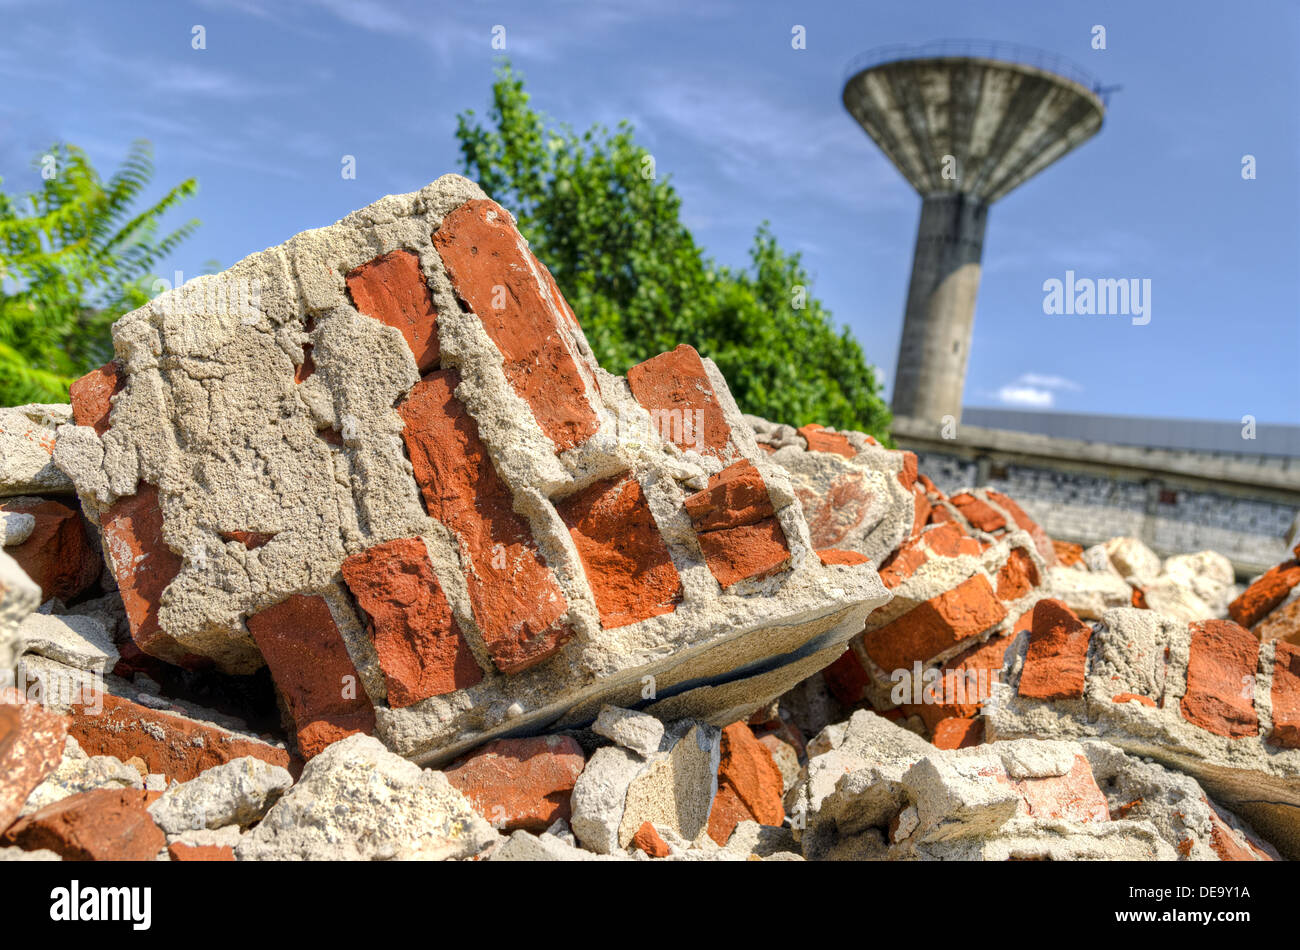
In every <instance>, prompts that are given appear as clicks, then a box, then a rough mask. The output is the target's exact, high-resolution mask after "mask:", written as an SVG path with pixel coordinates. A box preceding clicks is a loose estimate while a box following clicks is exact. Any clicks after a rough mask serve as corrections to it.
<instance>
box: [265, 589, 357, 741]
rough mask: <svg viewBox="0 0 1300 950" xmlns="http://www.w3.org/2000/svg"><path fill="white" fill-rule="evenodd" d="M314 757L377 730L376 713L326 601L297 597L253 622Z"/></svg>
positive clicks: (274, 676)
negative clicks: (354, 736)
mask: <svg viewBox="0 0 1300 950" xmlns="http://www.w3.org/2000/svg"><path fill="white" fill-rule="evenodd" d="M247 623H248V632H249V633H251V634H252V635H253V639H254V640H255V641H256V642H257V648H258V649H259V650H261V651H262V657H263V658H264V659H265V660H266V665H267V666H268V667H269V668H270V670H271V678H272V679H273V680H274V681H275V686H276V689H277V690H279V692H280V695H281V696H282V697H283V698H284V702H285V705H286V706H287V707H288V710H289V716H290V717H291V718H292V719H293V722H294V727H295V728H296V730H297V733H298V748H299V751H300V752H301V753H302V756H303V758H305V759H310V758H312V757H313V756H315V755H317V754H319V753H320V752H321V751H322V750H323V749H324V748H325V747H326V746H327V745H329V744H330V743H332V742H337V741H338V740H339V739H342V738H344V737H345V736H349V735H352V734H353V733H356V732H364V733H366V734H367V735H369V734H370V733H372V732H374V728H375V711H374V707H373V706H371V704H370V697H369V696H367V695H366V691H365V690H364V689H363V688H362V687H361V680H360V677H359V676H358V675H357V668H356V666H354V665H353V663H352V658H351V657H350V656H349V655H348V651H347V647H346V646H345V645H344V643H343V636H342V634H340V633H339V628H338V626H337V625H336V624H335V623H334V616H333V615H332V614H331V613H330V608H329V604H327V603H326V602H325V599H324V598H323V597H316V596H307V595H303V594H294V595H293V596H292V597H289V598H286V599H285V600H282V601H281V602H280V603H278V604H275V605H273V606H271V607H267V608H265V609H264V610H261V611H259V612H258V613H256V614H253V615H252V616H251V617H249V618H248V621H247Z"/></svg>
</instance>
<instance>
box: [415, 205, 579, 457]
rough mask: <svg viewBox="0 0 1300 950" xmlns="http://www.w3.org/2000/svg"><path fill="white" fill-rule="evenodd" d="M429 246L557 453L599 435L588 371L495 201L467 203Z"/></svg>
mask: <svg viewBox="0 0 1300 950" xmlns="http://www.w3.org/2000/svg"><path fill="white" fill-rule="evenodd" d="M433 244H434V247H436V248H437V250H438V253H439V254H441V256H442V261H443V263H444V264H445V265H446V267H447V274H448V276H449V277H450V278H451V283H452V286H453V287H454V288H455V291H456V295H457V296H458V297H460V299H461V300H463V301H465V303H466V304H468V305H469V307H470V309H471V310H473V311H474V313H475V314H476V315H477V316H478V318H479V320H480V321H481V322H482V324H483V329H484V330H486V331H487V335H488V337H489V338H490V339H491V340H492V342H493V343H494V344H496V348H497V349H498V350H500V351H501V356H502V360H503V367H502V368H503V369H504V370H505V374H506V379H508V380H509V381H510V385H511V386H512V387H513V388H514V390H515V392H517V393H518V394H519V395H520V396H521V397H522V398H523V399H524V401H525V402H527V403H528V405H529V406H530V407H531V408H532V410H533V416H534V417H535V418H536V419H537V424H538V425H539V426H541V429H542V431H543V432H544V433H545V434H546V436H547V437H548V438H550V440H551V441H552V442H554V443H555V445H556V448H557V449H559V450H561V451H563V450H564V449H570V448H573V447H574V446H577V445H581V444H582V443H584V442H586V441H587V440H588V439H589V438H591V436H592V435H594V434H595V433H596V430H597V429H599V428H600V417H599V415H597V412H596V410H595V408H593V405H592V403H593V400H594V398H595V395H596V383H595V374H594V371H593V368H592V367H591V366H590V365H588V363H587V360H586V357H585V356H583V355H581V354H580V353H579V352H577V345H576V329H575V325H574V324H573V321H572V320H571V319H570V318H569V317H568V315H567V314H566V313H565V311H564V310H563V309H560V307H559V306H558V304H556V303H555V301H553V300H551V299H550V297H551V293H550V289H551V288H550V287H548V286H546V284H545V282H544V279H543V278H542V277H541V274H542V271H543V270H544V269H543V268H542V266H541V265H540V264H539V263H537V260H536V258H534V257H533V255H532V254H531V253H529V251H528V248H527V246H526V245H525V244H524V240H523V238H521V237H520V236H519V232H518V231H516V230H515V228H514V225H513V223H512V222H511V219H510V215H509V214H507V213H506V211H505V209H504V208H502V207H501V206H500V205H499V204H497V203H496V202H495V201H486V200H481V199H475V200H472V201H467V202H465V203H464V204H463V205H461V206H460V207H459V208H457V209H456V210H455V211H453V212H451V213H450V214H449V215H447V216H446V217H445V218H444V219H443V221H442V226H441V227H439V228H438V230H437V232H435V233H434V235H433ZM555 296H557V297H558V296H559V295H558V293H557V294H555Z"/></svg>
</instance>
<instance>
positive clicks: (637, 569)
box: [557, 466, 771, 630]
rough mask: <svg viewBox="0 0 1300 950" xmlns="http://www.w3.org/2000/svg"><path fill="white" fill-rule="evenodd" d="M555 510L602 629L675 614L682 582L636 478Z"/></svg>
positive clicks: (607, 484)
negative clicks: (578, 561) (574, 550)
mask: <svg viewBox="0 0 1300 950" xmlns="http://www.w3.org/2000/svg"><path fill="white" fill-rule="evenodd" d="M751 467H752V466H751ZM760 484H761V480H760ZM763 496H764V498H765V499H766V496H767V489H766V488H764V489H763ZM557 507H558V510H559V513H560V517H561V518H562V519H563V520H564V523H565V525H566V526H567V527H568V529H569V534H570V536H572V538H573V544H574V546H575V547H576V548H577V549H578V556H579V557H580V558H581V559H582V566H583V570H584V571H585V572H586V574H587V581H588V583H590V585H591V592H592V595H593V596H594V597H595V599H596V609H597V611H598V612H599V613H600V625H601V626H602V627H603V628H605V629H607V630H608V629H611V628H614V627H623V626H626V625H628V624H630V623H636V622H637V621H639V620H645V619H647V618H649V617H657V616H659V615H660V614H666V613H671V612H672V611H674V610H675V609H676V606H677V604H678V603H680V602H681V599H682V580H681V577H680V576H679V575H678V573H677V568H676V567H674V566H673V560H672V558H671V557H670V556H669V554H668V547H667V545H665V544H664V540H663V537H662V536H661V535H660V534H659V526H658V525H657V524H656V523H655V519H654V515H653V514H652V513H651V511H650V505H649V504H648V503H647V502H646V499H645V494H644V493H643V492H642V491H641V484H640V483H639V482H638V481H637V480H636V477H635V476H633V475H631V474H626V475H615V476H614V477H613V478H606V479H603V480H601V481H599V482H596V483H595V484H593V485H590V486H589V487H587V488H585V489H583V490H582V491H579V492H577V493H575V494H574V495H572V496H570V497H569V498H566V499H565V500H564V501H562V502H561V503H560V504H559V505H558V506H557ZM768 507H769V508H770V507H771V506H770V505H769V506H768Z"/></svg>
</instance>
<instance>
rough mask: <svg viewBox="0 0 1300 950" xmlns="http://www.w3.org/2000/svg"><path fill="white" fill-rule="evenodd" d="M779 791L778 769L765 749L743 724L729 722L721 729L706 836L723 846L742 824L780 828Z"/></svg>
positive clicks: (782, 817) (782, 810)
mask: <svg viewBox="0 0 1300 950" xmlns="http://www.w3.org/2000/svg"><path fill="white" fill-rule="evenodd" d="M783 789H784V783H783V779H782V778H781V770H780V769H779V768H778V767H777V764H776V762H775V761H774V760H773V759H772V753H771V752H769V751H768V749H767V746H765V745H763V743H761V742H759V741H758V739H757V738H756V737H755V735H754V733H753V731H752V730H750V728H749V726H748V725H746V724H745V723H744V722H733V723H732V724H731V725H729V726H727V728H725V729H723V730H722V745H721V757H720V759H719V764H718V795H717V796H716V797H715V798H714V803H713V810H712V811H711V812H710V813H709V827H708V831H709V837H710V838H712V839H713V840H714V841H716V842H717V843H718V844H721V845H725V844H726V843H727V839H728V838H730V837H731V833H732V831H734V830H735V827H736V825H738V824H740V822H742V821H756V822H758V823H759V824H760V825H776V826H779V825H781V824H782V823H783V822H784V821H785V806H784V805H783V804H782V799H781V796H782V791H783Z"/></svg>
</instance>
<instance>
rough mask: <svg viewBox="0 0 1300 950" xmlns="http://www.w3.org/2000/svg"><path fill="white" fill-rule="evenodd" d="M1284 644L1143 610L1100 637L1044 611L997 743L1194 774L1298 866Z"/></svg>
mask: <svg viewBox="0 0 1300 950" xmlns="http://www.w3.org/2000/svg"><path fill="white" fill-rule="evenodd" d="M1285 646H1286V645H1285V644H1284V645H1282V647H1279V645H1278V644H1277V642H1276V641H1270V642H1268V643H1264V644H1260V643H1259V641H1258V640H1257V639H1256V638H1255V637H1254V636H1252V635H1251V634H1250V632H1249V631H1247V630H1246V629H1244V628H1243V627H1240V626H1238V625H1237V624H1235V623H1232V622H1230V621H1222V620H1208V621H1202V622H1199V623H1194V624H1187V623H1184V622H1182V621H1178V620H1174V619H1172V618H1169V617H1163V616H1161V615H1159V614H1156V613H1154V612H1152V611H1145V610H1140V609H1135V608H1117V609H1114V610H1110V611H1107V612H1106V614H1105V615H1103V618H1102V620H1101V622H1100V623H1099V624H1097V625H1096V627H1095V629H1093V628H1092V627H1091V626H1090V625H1088V624H1085V623H1083V622H1081V621H1079V620H1078V619H1077V618H1074V617H1073V616H1072V615H1070V614H1069V611H1068V609H1066V608H1065V607H1064V605H1061V604H1060V603H1059V602H1053V601H1043V602H1041V603H1040V604H1039V606H1038V607H1036V608H1035V612H1034V618H1033V625H1032V630H1031V631H1030V632H1029V634H1028V635H1026V636H1023V637H1022V638H1021V639H1020V640H1019V641H1018V643H1017V644H1016V646H1015V648H1014V650H1013V654H1012V656H1010V657H1009V658H1008V669H1007V670H1006V676H1005V679H1004V681H1002V682H999V683H997V684H995V685H994V686H993V690H992V696H991V698H990V699H989V701H988V702H987V703H986V704H985V707H984V716H985V719H986V722H987V731H988V737H989V739H990V740H999V739H1013V738H1022V737H1023V738H1029V737H1039V738H1042V737H1060V738H1070V739H1079V738H1085V737H1097V738H1101V739H1104V740H1106V741H1107V742H1109V743H1111V744H1112V745H1114V746H1117V747H1118V748H1120V749H1123V750H1124V751H1126V752H1130V753H1132V754H1134V755H1140V756H1144V757H1148V758H1151V759H1154V760H1156V761H1158V762H1160V763H1162V764H1164V765H1167V766H1168V767H1170V768H1173V769H1176V770H1178V771H1181V772H1185V773H1187V774H1188V775H1190V776H1192V777H1193V778H1195V779H1196V780H1197V781H1198V782H1199V783H1200V784H1201V785H1202V786H1203V787H1204V788H1205V790H1206V791H1207V792H1208V793H1209V794H1210V795H1211V796H1213V797H1214V799H1215V800H1216V801H1218V802H1221V803H1222V804H1223V805H1225V806H1227V807H1228V808H1230V809H1232V810H1233V811H1235V812H1237V813H1238V814H1239V815H1241V816H1242V817H1243V818H1245V819H1246V820H1247V821H1249V822H1250V823H1251V825H1253V826H1254V828H1255V829H1256V830H1257V831H1259V832H1260V833H1261V834H1263V835H1265V836H1266V837H1267V838H1268V840H1269V841H1271V842H1272V843H1273V844H1274V845H1275V846H1276V847H1277V848H1278V850H1279V851H1281V852H1282V853H1284V854H1286V855H1287V856H1288V857H1295V856H1297V855H1300V743H1296V742H1293V741H1292V738H1293V737H1292V736H1291V734H1290V733H1289V732H1288V730H1287V724H1288V722H1289V721H1290V719H1289V717H1290V716H1291V712H1290V710H1291V709H1292V704H1293V703H1294V696H1295V685H1294V684H1292V683H1290V682H1289V681H1287V680H1286V677H1287V676H1288V675H1290V674H1289V665H1288V664H1290V662H1291V661H1290V657H1289V656H1288V655H1287V654H1286V651H1285V649H1284V648H1285ZM1279 650H1281V651H1282V652H1281V653H1280V654H1279V652H1278V651H1279ZM1275 685H1276V686H1278V687H1279V688H1278V689H1275V688H1274V687H1275ZM1279 711H1280V713H1281V715H1279Z"/></svg>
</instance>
